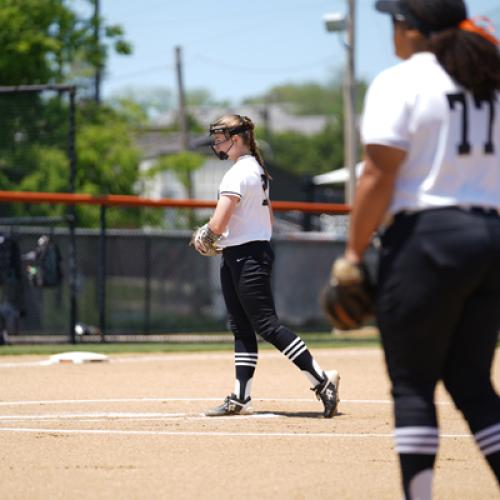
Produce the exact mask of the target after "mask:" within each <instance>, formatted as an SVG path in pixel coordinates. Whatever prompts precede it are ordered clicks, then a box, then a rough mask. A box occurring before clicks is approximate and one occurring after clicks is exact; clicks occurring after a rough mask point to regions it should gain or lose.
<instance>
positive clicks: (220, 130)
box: [210, 125, 249, 160]
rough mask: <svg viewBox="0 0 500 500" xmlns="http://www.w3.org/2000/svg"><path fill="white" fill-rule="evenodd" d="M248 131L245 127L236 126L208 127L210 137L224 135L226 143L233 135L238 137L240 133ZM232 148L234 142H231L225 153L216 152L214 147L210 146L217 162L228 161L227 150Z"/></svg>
mask: <svg viewBox="0 0 500 500" xmlns="http://www.w3.org/2000/svg"><path fill="white" fill-rule="evenodd" d="M247 130H249V128H248V126H247V125H238V126H236V127H226V126H217V125H210V135H211V136H212V135H215V134H224V137H225V138H226V141H228V140H231V137H232V136H233V135H238V134H241V133H242V132H246V131H247ZM226 141H224V142H226ZM233 146H234V142H233V141H232V140H231V145H230V146H229V147H228V148H227V149H226V151H217V150H216V149H215V145H214V144H212V145H211V146H210V148H211V149H212V151H213V152H214V154H215V156H217V158H219V160H228V159H229V155H228V153H229V150H230V149H231V148H232V147H233Z"/></svg>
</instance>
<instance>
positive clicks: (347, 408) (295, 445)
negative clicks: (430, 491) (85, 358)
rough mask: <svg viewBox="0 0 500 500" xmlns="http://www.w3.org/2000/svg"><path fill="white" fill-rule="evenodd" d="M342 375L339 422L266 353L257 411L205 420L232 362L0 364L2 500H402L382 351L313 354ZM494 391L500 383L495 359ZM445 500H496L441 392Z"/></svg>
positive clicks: (135, 359)
mask: <svg viewBox="0 0 500 500" xmlns="http://www.w3.org/2000/svg"><path fill="white" fill-rule="evenodd" d="M313 352H314V354H315V355H316V357H317V359H318V361H319V362H320V364H321V365H322V367H323V368H325V369H328V368H336V369H338V370H339V371H340V373H341V377H342V380H341V403H340V406H339V415H337V416H336V417H335V418H334V419H332V420H325V419H322V418H320V411H321V405H320V403H319V402H318V401H316V399H315V398H314V396H313V394H312V392H311V391H310V390H309V389H308V384H307V381H306V379H305V377H304V375H303V374H301V373H300V372H299V371H298V370H296V369H295V367H293V366H292V365H291V364H290V363H289V361H288V360H287V359H286V358H284V357H283V356H282V355H281V354H279V353H277V352H274V351H268V350H265V351H262V353H261V357H260V360H259V365H258V367H257V372H256V376H255V380H254V386H253V394H254V398H255V399H254V407H255V409H256V410H257V413H256V415H253V416H248V417H230V418H219V419H209V418H206V417H204V416H203V415H202V412H203V410H204V409H205V408H207V407H209V406H212V405H214V404H215V403H217V402H219V401H220V400H221V399H222V398H223V397H224V396H225V395H226V394H227V393H229V392H230V391H231V390H232V386H233V381H232V380H233V361H232V359H233V357H232V354H231V353H222V352H221V353H209V354H170V355H169V354H165V355H137V356H133V355H120V356H110V362H108V363H86V364H82V365H74V364H57V365H43V364H41V362H43V361H44V360H46V359H47V358H42V357H34V356H30V357H26V356H25V357H0V375H1V380H2V388H1V391H0V394H1V399H0V439H1V443H2V445H1V454H0V497H1V498H2V499H23V500H26V499H44V500H47V499H51V500H52V499H65V500H66V499H84V498H85V499H120V500H122V499H125V500H129V499H148V500H149V499H166V498H168V499H171V498H172V499H178V498H179V499H191V498H196V499H214V498H220V499H232V498H244V499H253V498H255V499H257V498H259V499H271V498H272V499H273V500H277V499H287V500H288V499H294V500H298V499H309V498H310V499H331V498H336V499H362V498H370V499H377V500H378V499H399V498H401V492H400V488H399V473H398V468H397V462H396V457H395V455H394V451H393V440H392V434H391V433H392V413H391V412H392V407H391V404H390V401H389V386H388V381H387V377H386V375H385V369H384V366H383V361H382V353H381V351H380V350H379V349H377V348H367V349H337V350H333V349H321V350H319V349H313ZM495 383H496V385H497V387H498V386H499V385H500V357H499V356H497V357H496V364H495ZM437 399H438V401H439V402H440V404H439V416H440V424H441V430H442V434H443V436H442V438H441V447H440V453H439V456H438V461H437V473H436V478H435V486H434V491H435V497H436V498H437V499H456V498H464V499H478V500H479V499H486V498H498V489H497V486H496V482H495V479H494V477H493V474H492V473H491V472H490V471H489V469H488V468H487V466H486V464H485V462H484V461H483V459H482V457H481V456H480V454H479V452H478V451H477V449H476V447H475V444H474V442H473V440H472V438H471V437H470V435H469V432H468V429H467V428H466V426H465V425H464V423H463V422H462V419H461V417H460V415H459V414H458V413H457V411H456V410H455V409H454V408H453V406H452V405H451V404H450V402H449V399H448V398H447V396H446V395H445V394H444V391H442V389H441V388H440V390H439V391H438V397H437Z"/></svg>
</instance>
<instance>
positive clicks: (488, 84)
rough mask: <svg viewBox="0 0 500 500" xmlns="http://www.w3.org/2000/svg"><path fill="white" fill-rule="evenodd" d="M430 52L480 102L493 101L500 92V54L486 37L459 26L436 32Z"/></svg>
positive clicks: (432, 37) (433, 35)
mask: <svg viewBox="0 0 500 500" xmlns="http://www.w3.org/2000/svg"><path fill="white" fill-rule="evenodd" d="M429 50H430V51H431V52H433V53H434V54H435V55H436V58H437V59H438V61H439V63H440V64H441V66H442V67H443V68H444V70H445V71H446V72H447V73H448V74H449V75H450V76H451V77H452V78H453V79H454V80H455V81H456V82H457V83H459V84H460V85H462V86H463V87H464V88H466V89H467V90H469V91H470V92H471V93H472V94H474V96H475V97H477V98H480V99H493V98H494V95H495V92H496V91H498V90H500V53H499V51H498V47H497V46H496V45H495V44H493V43H492V42H491V41H489V40H488V39H486V38H485V37H484V36H481V35H480V34H478V33H476V32H472V31H470V30H465V29H461V28H460V27H456V28H451V29H447V30H443V31H439V32H436V33H433V34H432V35H430V37H429Z"/></svg>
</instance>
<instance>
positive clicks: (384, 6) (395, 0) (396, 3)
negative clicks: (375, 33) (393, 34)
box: [375, 0, 432, 35]
mask: <svg viewBox="0 0 500 500" xmlns="http://www.w3.org/2000/svg"><path fill="white" fill-rule="evenodd" d="M375 9H377V10H378V11H379V12H383V13H385V14H390V15H391V16H392V17H393V18H394V19H396V20H398V21H404V22H406V23H407V24H408V25H409V26H411V27H412V28H416V29H417V30H418V31H420V32H421V33H423V34H424V35H429V34H430V33H431V31H432V30H431V28H430V27H429V26H428V25H427V24H426V23H425V22H424V21H422V20H421V19H419V18H418V17H416V16H415V15H414V14H413V13H412V11H411V9H410V8H409V7H408V5H407V3H406V2H405V1H404V0H377V2H375Z"/></svg>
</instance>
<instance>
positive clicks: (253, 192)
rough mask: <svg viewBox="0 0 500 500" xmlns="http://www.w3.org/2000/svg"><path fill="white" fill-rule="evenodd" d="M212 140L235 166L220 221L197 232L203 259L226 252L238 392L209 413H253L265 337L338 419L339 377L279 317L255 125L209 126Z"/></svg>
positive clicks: (228, 121)
mask: <svg viewBox="0 0 500 500" xmlns="http://www.w3.org/2000/svg"><path fill="white" fill-rule="evenodd" d="M210 137H211V140H210V143H211V147H212V149H213V151H214V153H215V154H216V155H217V157H218V158H219V159H221V160H231V161H233V162H234V164H233V165H232V166H231V167H230V168H229V170H228V171H227V172H226V174H225V175H224V178H223V179H222V182H221V184H220V188H219V199H218V202H217V206H216V208H215V212H214V214H213V216H212V217H211V219H210V221H209V222H208V223H207V224H206V225H205V226H203V227H202V228H200V229H198V230H197V231H196V233H195V235H194V237H193V242H194V246H195V248H196V250H198V252H200V253H201V254H202V255H212V254H213V253H215V252H214V251H213V249H216V251H221V252H222V259H221V270H220V276H221V285H222V293H223V295H224V301H225V303H226V307H227V311H228V319H229V325H230V328H231V330H232V332H233V335H234V364H235V386H234V391H233V392H232V393H231V394H229V395H228V396H227V397H226V398H225V400H224V401H223V403H222V404H221V405H218V406H216V407H215V408H211V409H210V410H208V411H207V412H206V415H207V416H211V417H218V416H227V415H242V414H243V415H244V414H249V413H252V412H253V409H252V405H251V390H252V380H253V376H254V372H255V367H256V366H257V360H258V343H257V336H256V335H259V336H260V337H262V338H263V339H264V340H266V341H268V342H270V343H271V344H273V345H274V346H275V347H276V348H277V349H279V350H280V351H281V352H282V353H283V354H284V355H285V356H287V357H288V359H289V360H290V361H292V362H293V363H294V364H295V365H296V366H297V367H298V368H299V369H300V370H301V371H302V372H303V373H304V375H305V376H306V377H307V380H308V381H309V383H310V384H311V389H312V390H313V391H314V393H315V394H316V397H317V398H318V399H319V400H321V401H322V403H323V416H324V417H325V418H331V417H333V416H334V415H335V413H336V411H337V405H338V402H339V381H340V377H339V374H338V372H337V371H336V370H331V371H326V372H325V371H323V369H322V368H321V367H320V366H319V364H318V363H317V361H316V360H315V359H314V358H313V357H312V355H311V353H310V351H309V349H308V348H307V346H306V344H305V343H304V341H303V340H302V339H301V338H300V337H298V336H297V335H296V334H295V333H293V332H292V331H291V330H289V329H288V328H286V327H285V326H283V325H281V324H280V322H279V320H278V317H277V315H276V310H275V306H274V298H273V294H272V290H271V272H272V266H273V261H274V253H273V250H272V248H271V245H270V239H271V233H272V212H271V204H270V201H269V181H270V179H271V177H270V175H269V173H268V172H267V171H266V169H265V168H264V162H263V160H262V157H261V155H260V152H259V150H258V149H257V146H256V143H255V137H254V124H253V122H252V121H251V120H250V118H248V117H246V116H240V115H225V116H223V117H221V118H219V119H218V120H217V121H216V122H215V123H212V124H211V125H210Z"/></svg>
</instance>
